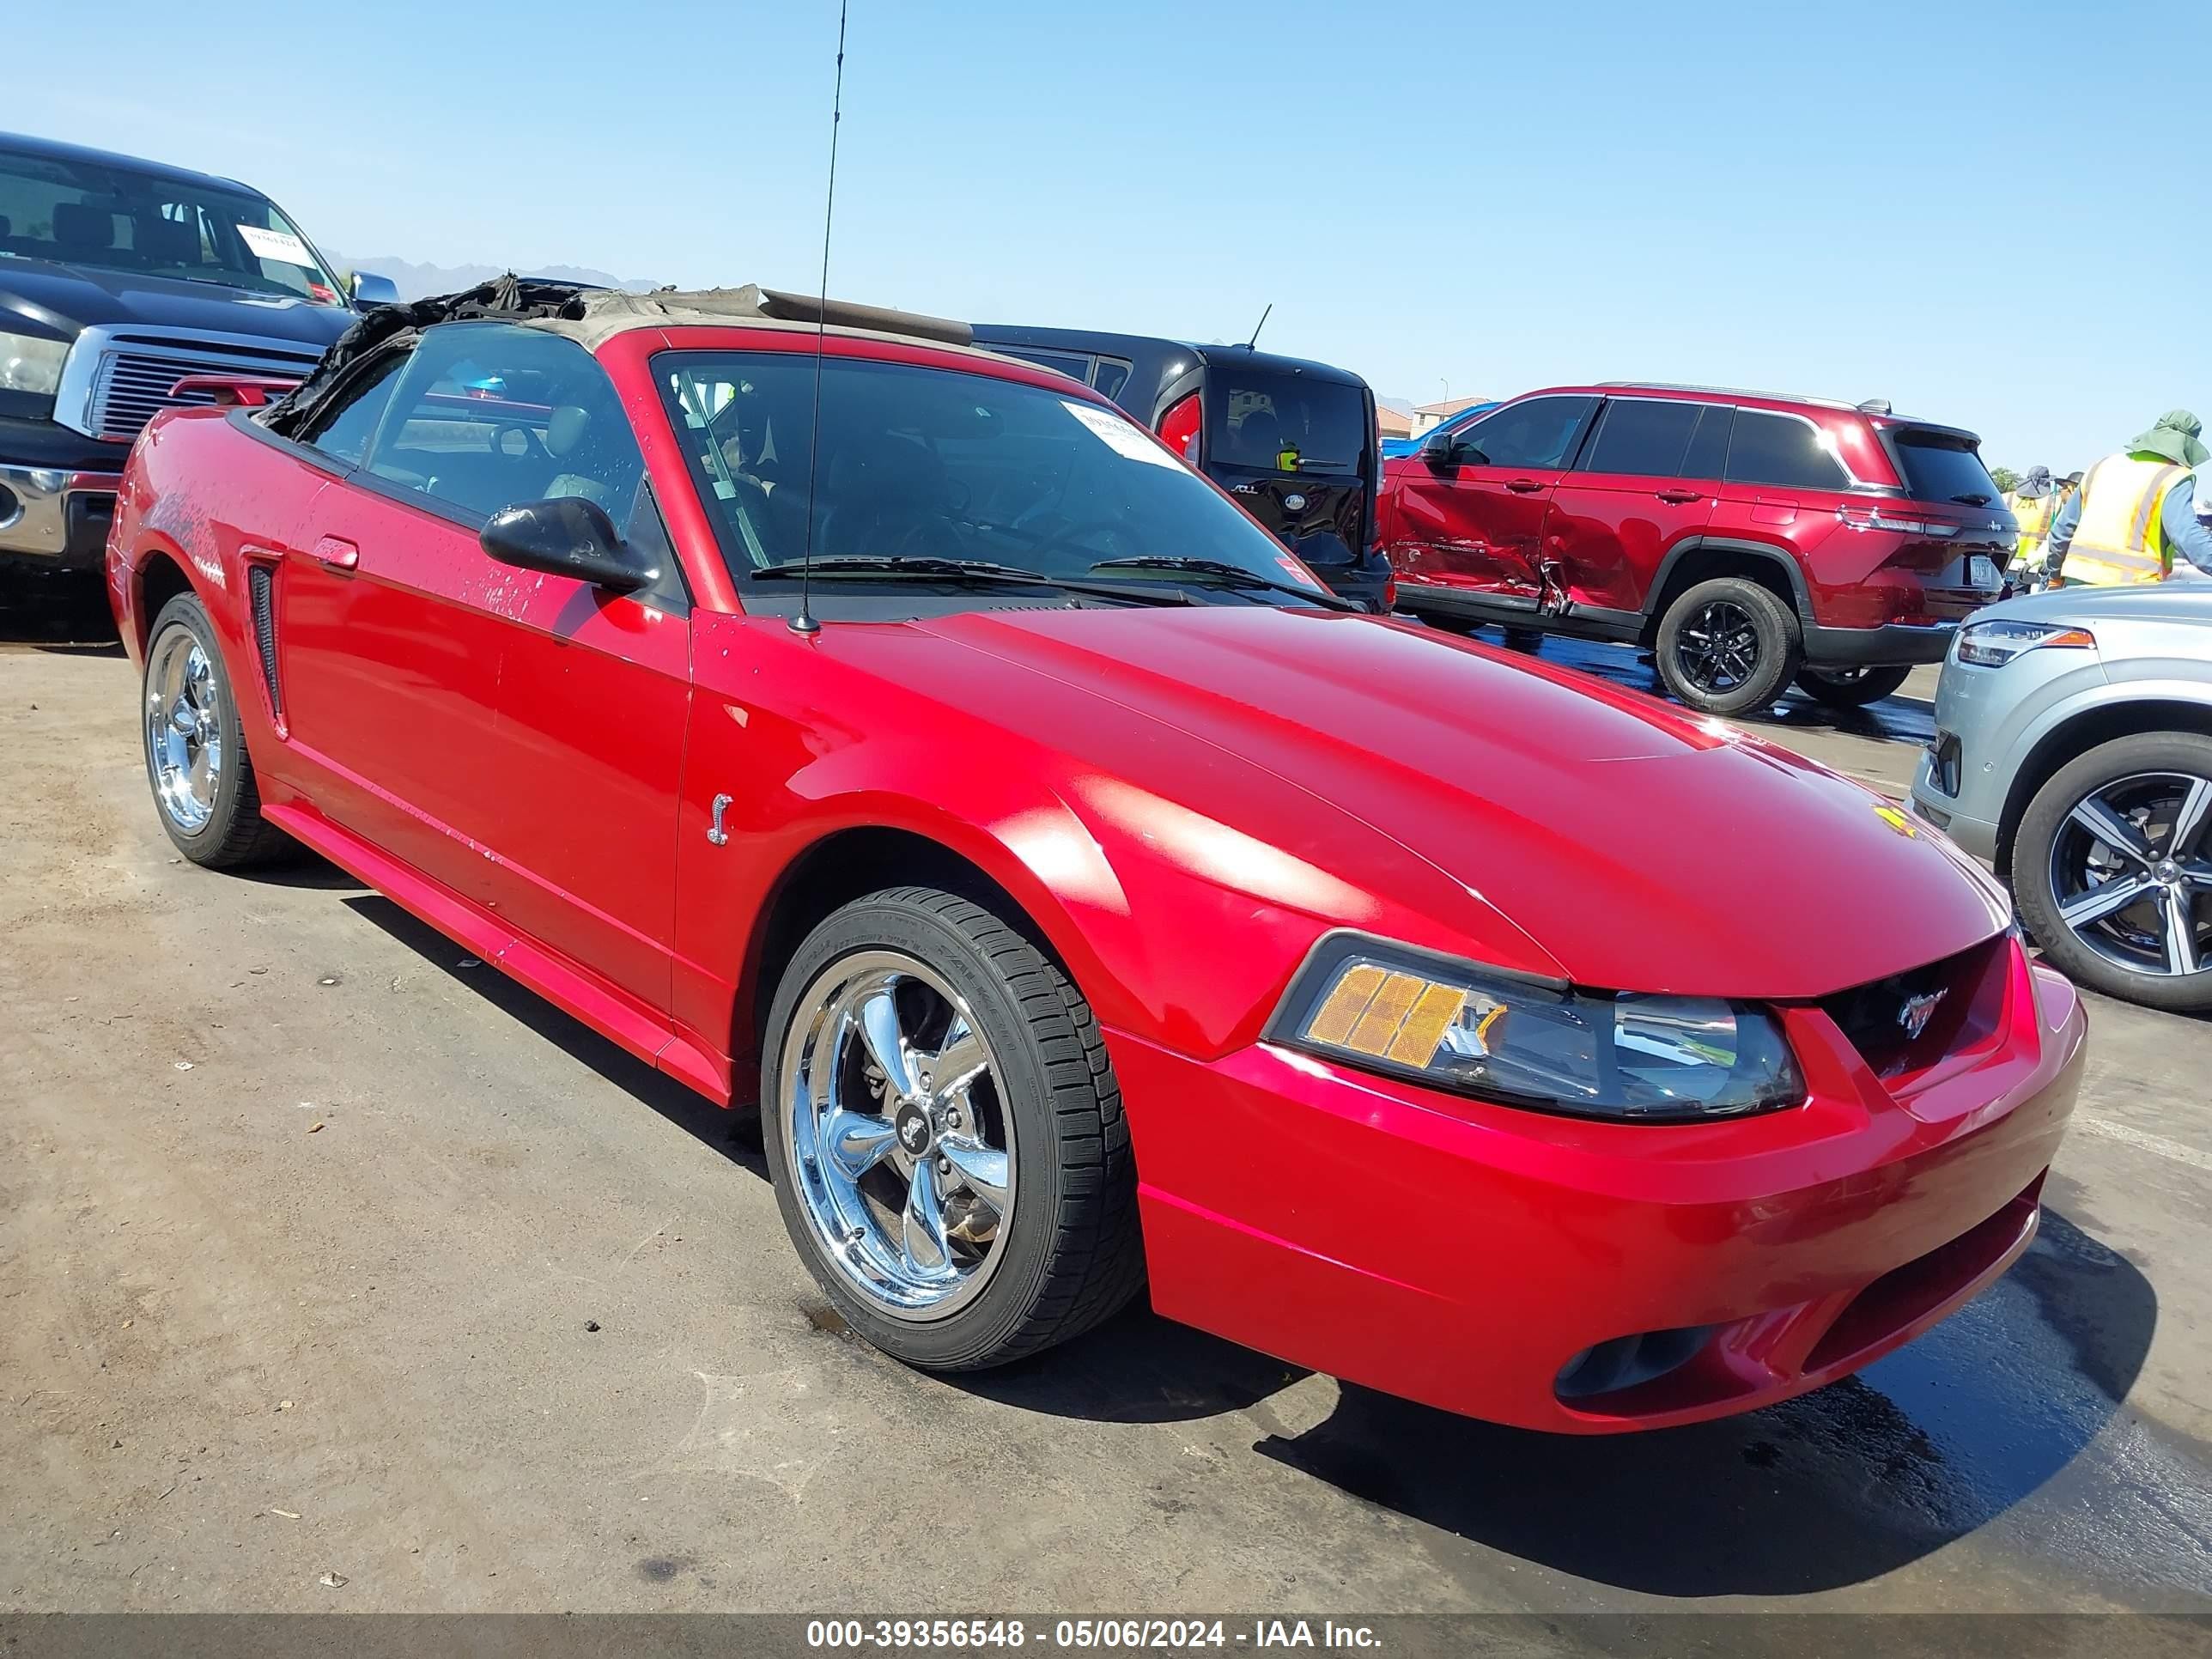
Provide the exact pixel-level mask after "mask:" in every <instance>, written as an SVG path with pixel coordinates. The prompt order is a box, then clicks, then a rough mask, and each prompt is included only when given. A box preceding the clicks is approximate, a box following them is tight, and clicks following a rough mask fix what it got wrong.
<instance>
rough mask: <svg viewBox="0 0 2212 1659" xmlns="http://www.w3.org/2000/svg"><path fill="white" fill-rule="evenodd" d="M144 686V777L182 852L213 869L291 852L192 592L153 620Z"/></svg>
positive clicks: (141, 702)
mask: <svg viewBox="0 0 2212 1659" xmlns="http://www.w3.org/2000/svg"><path fill="white" fill-rule="evenodd" d="M139 692H140V696H139V709H140V722H139V729H140V732H141V735H142V738H143V743H144V747H145V752H146V777H147V781H148V782H149V784H150V785H151V787H152V788H153V792H154V810H155V812H156V813H157V814H159V816H160V817H161V828H162V829H166V830H167V831H168V834H169V839H170V841H171V842H174V843H175V845H176V848H177V850H178V851H179V852H180V853H182V854H184V855H185V857H186V858H188V859H190V860H191V861H192V862H193V863H194V864H198V865H204V866H206V867H207V868H209V869H210V870H235V869H240V868H242V867H244V866H247V865H252V864H262V863H266V862H267V861H268V860H270V859H273V858H276V857H279V856H281V855H283V854H285V853H287V852H289V851H290V850H291V848H292V847H293V844H294V843H293V842H292V841H291V839H290V838H289V836H286V835H285V834H284V832H283V830H281V829H277V828H276V825H275V824H273V823H269V822H268V821H267V820H266V819H264V817H262V816H261V791H260V787H259V786H258V783H257V782H256V781H255V779H254V775H253V757H252V756H251V755H249V754H247V753H246V732H245V728H244V727H243V726H240V724H239V719H238V697H237V695H236V691H235V689H234V687H233V685H232V684H231V679H230V671H229V670H228V668H227V667H226V666H225V665H224V664H223V659H222V647H221V645H220V644H219V643H218V642H217V641H216V631H215V626H214V624H213V623H210V621H209V620H208V614H207V609H206V607H205V606H204V605H201V604H200V602H199V600H198V599H197V598H196V597H195V596H193V595H192V594H190V593H179V594H178V595H177V596H176V597H175V598H174V599H171V600H170V601H169V602H168V603H167V605H163V606H162V607H161V614H160V615H159V616H157V617H155V618H154V628H153V631H152V633H151V634H150V635H149V636H148V638H147V643H146V673H145V677H144V678H143V680H142V681H141V682H140V684H139Z"/></svg>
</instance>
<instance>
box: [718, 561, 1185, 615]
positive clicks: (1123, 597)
mask: <svg viewBox="0 0 2212 1659" xmlns="http://www.w3.org/2000/svg"><path fill="white" fill-rule="evenodd" d="M809 569H811V571H812V572H813V574H815V575H817V576H828V577H831V578H833V579H834V578H836V577H839V576H893V577H912V578H915V579H917V580H926V581H939V582H941V581H955V582H976V583H981V584H985V585H992V584H1003V585H1005V586H1010V587H1057V588H1060V589H1061V590H1062V591H1063V592H1069V593H1085V594H1090V595H1092V596H1093V597H1096V598H1098V599H1119V600H1120V601H1121V603H1123V604H1124V605H1189V604H1191V603H1192V602H1193V601H1192V600H1191V598H1190V596H1189V595H1188V594H1187V593H1177V594H1166V593H1142V592H1136V591H1134V590H1133V589H1132V588H1130V587H1128V586H1127V585H1125V584H1123V583H1121V582H1086V581H1071V580H1068V579H1067V578H1066V577H1064V576H1048V575H1046V574H1044V573H1043V572H1042V571H1038V570H1024V569H1023V568H1021V567H1020V566H1018V565H1012V564H994V563H992V562H990V561H989V560H987V559H943V558H936V557H922V558H913V559H901V558H878V557H860V556H842V557H839V558H835V559H816V560H814V561H812V562H811V565H810V564H808V563H805V562H800V563H792V562H788V561H787V562H784V563H781V564H771V565H767V566H764V567H763V568H761V569H758V570H756V571H754V572H753V573H752V574H753V577H754V580H767V579H769V578H770V577H775V578H780V579H783V580H791V581H796V580H799V578H800V577H801V576H803V575H805V574H806V573H807V571H808V570H809Z"/></svg>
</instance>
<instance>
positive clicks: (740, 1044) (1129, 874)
mask: <svg viewBox="0 0 2212 1659" xmlns="http://www.w3.org/2000/svg"><path fill="white" fill-rule="evenodd" d="M693 623H694V629H695V633H694V645H693V649H694V660H695V663H696V664H698V665H699V668H698V671H697V673H696V692H695V696H694V699H693V708H692V715H691V721H692V726H691V733H690V744H689V746H688V750H687V754H686V758H685V767H684V787H683V799H682V802H681V805H680V808H679V812H678V837H679V841H678V845H679V849H680V850H679V853H678V873H677V888H678V890H677V909H676V942H677V961H676V964H675V985H674V987H673V1001H674V1012H675V1013H676V1017H677V1019H678V1024H679V1025H680V1026H681V1027H682V1028H683V1029H684V1031H685V1033H686V1034H687V1036H690V1038H691V1039H692V1040H694V1041H696V1042H702V1043H706V1044H710V1045H712V1046H713V1047H714V1048H716V1049H721V1048H725V1047H726V1048H727V1051H728V1052H729V1053H730V1054H732V1057H733V1058H737V1059H740V1060H742V1059H743V1058H744V1057H746V1056H747V1055H749V1054H750V1052H751V1051H752V1048H753V1042H754V1034H753V1033H752V1032H751V1030H750V1023H751V1015H752V1007H753V996H752V993H753V991H754V989H755V987H756V986H757V983H758V981H759V979H760V978H761V977H762V976H763V974H766V973H773V972H774V971H775V968H774V966H773V964H769V965H768V966H767V967H765V968H762V967H759V966H757V963H756V961H755V958H756V957H757V955H758V952H759V948H760V943H761V939H762V937H763V928H764V927H765V925H766V922H767V920H768V918H769V916H770V915H772V914H773V913H774V907H775V904H776V902H777V900H778V897H779V895H780V893H781V891H782V890H783V889H784V887H785V885H786V884H787V880H788V879H789V878H790V875H791V872H793V871H794V870H797V869H799V868H800V867H801V866H803V865H805V863H806V862H807V860H809V857H810V854H816V853H817V849H820V848H823V845H824V843H826V842H831V841H832V840H833V838H835V837H836V836H840V835H842V834H843V833H845V832H847V831H851V830H857V829H889V830H894V831H897V832H901V833H902V834H905V835H908V836H915V837H917V838H919V839H921V840H923V841H926V842H930V843H932V844H933V845H934V846H935V847H937V848H942V849H944V850H945V852H948V853H950V854H953V855H954V856H956V857H957V858H958V859H959V860H963V862H965V863H966V864H968V865H969V866H973V867H974V868H975V870H977V871H979V872H981V874H982V875H983V876H984V877H985V878H987V879H988V880H989V881H991V882H992V883H994V884H996V885H997V886H998V887H999V888H1000V889H1002V890H1004V891H1005V892H1006V894H1007V895H1008V896H1010V897H1011V898H1012V901H1013V902H1015V903H1016V904H1017V905H1018V906H1019V907H1020V908H1021V909H1022V911H1023V912H1024V915H1026V916H1027V917H1028V919H1029V920H1030V922H1031V923H1032V924H1033V925H1034V926H1035V927H1036V930H1037V932H1038V933H1040V934H1042V937H1043V939H1044V942H1045V943H1046V944H1047V945H1048V946H1049V948H1050V949H1051V950H1052V951H1053V952H1054V954H1055V955H1056V956H1057V957H1058V958H1059V959H1060V962H1061V963H1062V964H1063V965H1064V966H1065V967H1066V970H1067V972H1068V974H1069V975H1070V977H1071V978H1072V979H1073V981H1074V982H1075V984H1076V986H1077V987H1078V988H1079V990H1081V991H1082V993H1083V994H1084V996H1085V999H1086V1000H1088V1001H1089V1002H1090V1004H1091V1007H1092V1009H1093V1011H1094V1012H1096V1013H1097V1017H1098V1018H1099V1019H1100V1020H1101V1021H1102V1022H1103V1023H1104V1024H1107V1025H1109V1026H1111V1027H1114V1028H1116V1029H1119V1030H1125V1031H1128V1032H1131V1033H1133V1034H1135V1035H1138V1036H1142V1037H1144V1038H1145V1039H1146V1041H1148V1042H1153V1043H1156V1044H1158V1045H1159V1046H1160V1047H1163V1048H1170V1049H1172V1050H1174V1051H1176V1052H1177V1053H1181V1054H1189V1055H1193V1056H1195V1057H1200V1058H1212V1057H1215V1056H1218V1055H1219V1054H1224V1053H1225V1052H1227V1051H1228V1050H1229V1049H1231V1048H1234V1047H1237V1046H1241V1045H1242V1044H1243V1043H1247V1042H1252V1041H1254V1040H1255V1038H1256V1037H1257V1036H1258V1034H1259V1031H1260V1030H1261V1027H1262V1026H1263V1025H1264V1024H1266V1021H1267V1017H1268V1016H1269V1014H1270V1013H1272V1012H1273V1007H1274V1004H1275V1001H1276V1000H1277V999H1278V998H1279V996H1280V994H1281V993H1282V990H1283V988H1284V987H1285V985H1286V984H1287V983H1288V982H1289V980H1290V976H1291V972H1292V971H1293V969H1295V967H1296V965H1297V963H1298V962H1299V961H1300V960H1301V959H1302V958H1303V957H1304V953H1305V951H1306V950H1307V949H1308V948H1309V947H1310V945H1311V944H1312V943H1313V941H1314V940H1315V939H1317V938H1318V937H1319V936H1320V935H1321V934H1322V933H1323V932H1326V931H1327V930H1328V927H1331V926H1338V925H1342V924H1343V923H1344V922H1345V921H1347V920H1351V921H1359V922H1360V923H1361V924H1362V925H1373V926H1375V927H1377V928H1378V929H1384V930H1387V929H1389V928H1390V927H1394V926H1396V927H1403V926H1405V925H1406V924H1405V923H1404V922H1402V921H1400V920H1399V919H1398V918H1396V917H1395V914H1394V913H1393V912H1392V911H1391V910H1390V908H1389V907H1388V906H1385V905H1383V904H1382V903H1381V902H1378V901H1376V899H1374V898H1373V897H1371V896H1370V895H1368V894H1366V893H1365V892H1364V891H1363V890H1359V889H1358V888H1355V887H1353V886H1352V885H1350V884H1346V883H1345V882H1343V881H1341V880H1340V879H1338V878H1335V877H1334V876H1331V875H1329V874H1328V873H1327V872H1322V871H1320V870H1317V869H1315V868H1313V867H1312V866H1308V865H1305V864H1304V863H1301V862H1300V861H1298V860H1296V859H1293V858H1291V857H1290V856H1288V855H1287V854H1284V853H1282V852H1281V851H1280V850H1279V849H1277V848H1272V847H1268V846H1267V845H1265V844H1263V843H1260V842H1254V841H1252V840H1251V839H1250V838H1249V837H1248V836H1243V834H1242V833H1241V832H1239V831H1237V830H1236V829H1232V828H1231V827H1230V826H1227V825H1225V824H1221V823H1216V822H1214V821H1212V820H1211V819H1207V818H1205V817H1201V816H1200V815H1199V814H1197V813H1195V812H1193V811H1191V810H1190V809H1188V807H1185V806H1182V805H1179V804H1177V803H1175V802H1171V801H1167V800H1164V799H1159V798H1158V797H1155V796H1152V795H1151V794H1148V793H1145V792H1143V791H1140V790H1138V789H1135V788H1133V787H1131V786H1129V785H1127V784H1125V783H1122V782H1120V781H1116V780H1113V779H1109V778H1103V777H1101V776H1098V775H1095V774H1091V773H1086V772H1085V771H1084V770H1083V769H1080V768H1077V767H1074V766H1073V765H1072V764H1070V763H1068V762H1067V761H1066V758H1065V757H1062V756H1060V755H1059V754H1058V753H1056V752H1055V751H1054V750H1052V749H1050V748H1049V747H1048V746H1046V745H1044V744H1039V743H1036V742H1034V741H1032V740H1030V739H1026V738H1021V737H1019V736H1017V735H1014V734H1012V733H1010V732H1007V731H1006V729H1005V728H1004V727H1002V726H994V725H991V724H989V723H987V722H986V721H984V720H981V719H980V718H978V717H975V716H972V715H969V714H964V713H963V712H961V711H960V710H958V709H957V708H952V707H951V706H949V705H947V704H945V703H940V702H934V701H933V700H930V699H928V698H927V697H925V696H887V695H886V688H885V686H884V684H883V683H882V682H880V681H876V680H873V679H872V678H866V677H863V676H859V675H855V674H853V673H851V672H849V671H847V670H845V669H844V668H842V666H841V665H838V664H837V663H836V661H834V660H832V659H828V658H827V657H826V655H825V654H822V653H814V652H813V651H812V650H811V648H810V647H808V646H807V645H806V644H805V643H804V642H803V641H799V638H798V636H794V635H789V634H788V633H787V630H785V629H783V628H782V627H781V624H775V625H771V626H769V627H763V626H762V625H761V624H760V623H757V622H750V623H749V622H748V620H747V619H745V618H743V617H735V616H732V615H727V614H722V613H708V612H698V613H695V614H694V618H693ZM741 688H742V690H741ZM761 688H773V690H762V689H761ZM861 707H865V708H868V710H869V718H868V720H866V722H865V723H863V722H859V721H855V720H849V719H847V718H844V717H843V716H842V714H841V713H840V712H838V711H842V710H847V709H850V708H861ZM718 796H727V797H729V800H728V803H727V804H726V805H725V807H724V808H723V811H722V817H721V830H722V833H723V835H724V836H725V837H726V839H725V840H724V841H723V842H720V843H719V844H718V843H716V842H713V841H711V840H710V839H709V832H710V831H711V830H712V829H714V827H715V824H714V802H715V800H716V798H717V797H718ZM892 879H896V878H892Z"/></svg>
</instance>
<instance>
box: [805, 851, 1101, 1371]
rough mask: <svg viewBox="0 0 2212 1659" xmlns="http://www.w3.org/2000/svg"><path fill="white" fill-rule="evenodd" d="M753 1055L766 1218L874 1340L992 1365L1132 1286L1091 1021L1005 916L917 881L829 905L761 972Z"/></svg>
mask: <svg viewBox="0 0 2212 1659" xmlns="http://www.w3.org/2000/svg"><path fill="white" fill-rule="evenodd" d="M763 1050H764V1052H763V1054H762V1066H761V1103H762V1112H761V1139H762V1141H763V1146H764V1147H765V1150H766V1152H767V1153H768V1160H769V1171H770V1173H771V1174H772V1175H773V1176H774V1177H775V1196H776V1204H777V1206H778V1207H779V1208H781V1210H782V1212H783V1225H784V1230H785V1231H787V1232H788V1233H789V1234H790V1235H791V1241H792V1243H793V1244H795V1245H796V1246H798V1249H799V1255H800V1256H801V1257H802V1258H803V1259H804V1260H805V1263H806V1265H807V1267H808V1269H809V1271H811V1273H813V1275H814V1279H815V1282H816V1283H817V1284H818V1285H820V1286H821V1287H822V1289H823V1292H824V1293H825V1294H826V1295H827V1296H828V1297H829V1300H830V1302H831V1303H832V1304H834V1305H835V1307H836V1311H837V1312H838V1313H839V1314H841V1315H842V1316H843V1317H844V1319H845V1321H846V1322H847V1323H848V1325H849V1326H850V1327H851V1328H853V1330H854V1332H855V1333H857V1334H859V1335H860V1336H861V1337H864V1338H865V1339H866V1340H868V1341H870V1342H872V1343H874V1344H875V1345H876V1346H878V1348H881V1349H882V1350H883V1351H884V1352H886V1353H889V1354H892V1355H894V1356H896V1358H900V1359H902V1360H904V1361H905V1362H906V1363H907V1364H910V1365H920V1366H923V1367H926V1368H927V1369H929V1370H945V1371H969V1370H982V1369H983V1368H985V1367H987V1366H991V1365H1002V1364H1006V1362H1007V1361H1008V1360H1010V1359H1018V1358H1021V1356H1023V1355H1024V1354H1028V1353H1034V1352H1036V1351H1037V1350H1038V1349H1040V1348H1044V1347H1048V1346H1051V1345H1052V1344H1054V1343H1055V1342H1062V1341H1065V1340H1067V1339H1068V1338H1069V1337H1071V1336H1073V1335H1075V1334H1077V1333H1078V1332H1079V1331H1083V1330H1087V1329H1089V1328H1091V1326H1093V1325H1095V1324H1097V1322H1099V1321H1100V1320H1102V1319H1103V1318H1105V1317H1106V1316H1108V1315H1109V1314H1110V1313H1112V1312H1113V1311H1114V1310H1115V1309H1116V1308H1119V1307H1120V1306H1121V1304H1123V1303H1125V1302H1127V1300H1128V1299H1129V1298H1130V1297H1132V1296H1133V1295H1134V1294H1135V1293H1136V1291H1137V1290H1138V1287H1139V1285H1142V1284H1143V1282H1144V1243H1143V1238H1142V1236H1141V1235H1140V1233H1139V1230H1138V1226H1137V1178H1136V1166H1135V1164H1134V1163H1133V1161H1132V1159H1131V1157H1130V1150H1129V1133H1128V1126H1127V1122H1126V1121H1124V1119H1123V1117H1122V1115H1121V1090H1120V1089H1119V1088H1118V1087H1116V1086H1115V1081H1114V1068H1113V1066H1112V1065H1111V1064H1110V1063H1109V1060H1108V1059H1107V1055H1106V1047H1105V1041H1104V1038H1103V1036H1102V1035H1101V1033H1100V1031H1099V1030H1098V1021H1097V1017H1096V1016H1095V1015H1093V1014H1092V1013H1091V1008H1090V1005H1089V1004H1088V1003H1086V1002H1085V1000H1083V997H1082V995H1081V994H1079V992H1078V991H1077V990H1076V988H1075V987H1074V986H1073V984H1071V983H1070V982H1069V981H1068V978H1067V975H1066V972H1065V971H1063V970H1062V969H1061V968H1060V964H1059V963H1056V962H1054V960H1052V959H1051V958H1050V957H1047V956H1046V955H1045V954H1044V952H1043V951H1042V950H1040V949H1039V948H1038V946H1037V945H1036V941H1035V940H1034V939H1032V938H1030V936H1029V934H1028V933H1026V932H1025V931H1024V927H1023V926H1022V924H1021V920H1020V917H1019V913H1018V912H1014V913H1012V915H1007V914H1005V913H1002V912H1000V911H994V910H992V909H988V908H985V907H984V906H983V905H981V904H979V903H977V902H975V900H974V899H972V898H969V897H966V896H960V895H956V894H953V893H949V892H946V891H945V890H942V889H940V888H932V887H886V888H884V889H883V890H880V891H878V892H873V893H868V894H866V895H864V896H861V897H859V898H856V899H854V900H851V901H850V902H848V903H846V904H844V905H842V906H840V907H839V908H836V909H835V910H832V911H831V912H830V913H829V915H826V916H824V917H823V919H822V920H821V921H819V922H817V924H816V925H815V926H814V927H813V928H812V930H811V931H810V932H809V933H807V935H806V937H805V939H803V940H801V941H800V942H799V945H798V947H797V949H796V950H795V951H793V953H792V955H791V957H790V958H789V959H788V960H787V962H786V963H784V964H783V966H782V968H781V970H780V971H779V973H778V975H777V984H776V991H775V996H774V997H773V998H772V999H771V1000H770V1002H769V1008H768V1024H767V1025H766V1028H765V1031H764V1035H763Z"/></svg>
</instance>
